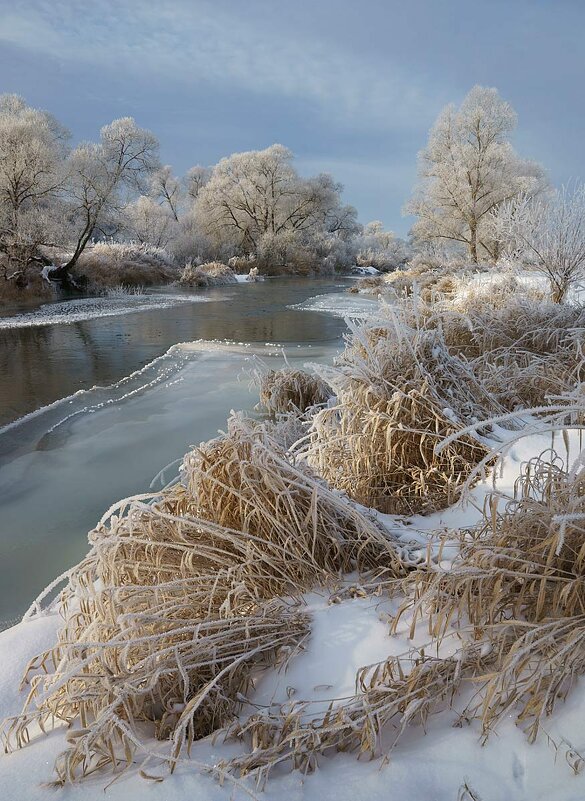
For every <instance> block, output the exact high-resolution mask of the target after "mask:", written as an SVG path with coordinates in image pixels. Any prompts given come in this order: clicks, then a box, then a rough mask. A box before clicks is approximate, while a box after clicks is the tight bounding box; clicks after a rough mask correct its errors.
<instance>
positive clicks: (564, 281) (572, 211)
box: [494, 184, 585, 303]
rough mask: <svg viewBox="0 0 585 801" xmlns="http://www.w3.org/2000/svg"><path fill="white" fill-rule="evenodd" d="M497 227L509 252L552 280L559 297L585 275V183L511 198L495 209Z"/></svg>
mask: <svg viewBox="0 0 585 801" xmlns="http://www.w3.org/2000/svg"><path fill="white" fill-rule="evenodd" d="M494 229H495V232H496V236H498V238H499V241H500V242H501V243H502V246H503V248H504V249H505V252H506V254H507V255H508V256H509V257H510V258H512V259H514V260H518V261H521V262H523V263H524V264H525V265H526V266H528V267H529V268H531V269H532V270H533V271H535V272H537V273H540V274H541V275H543V276H544V277H545V278H546V279H547V280H548V282H549V285H550V293H551V299H552V300H553V301H554V302H555V303H562V302H563V301H565V300H566V298H567V294H568V292H569V290H570V288H571V287H572V286H573V285H574V284H575V283H576V282H578V281H582V280H583V279H585V186H584V185H582V184H581V185H579V186H576V187H574V188H568V187H562V188H561V189H560V190H557V191H556V192H553V193H550V194H546V195H544V194H543V195H540V196H539V197H536V198H531V197H529V196H528V195H526V194H522V195H520V196H519V197H518V198H515V199H514V200H511V201H507V202H506V203H504V204H502V206H501V207H500V208H499V209H498V211H497V214H496V215H495V220H494Z"/></svg>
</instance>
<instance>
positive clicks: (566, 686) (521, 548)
mask: <svg viewBox="0 0 585 801" xmlns="http://www.w3.org/2000/svg"><path fill="white" fill-rule="evenodd" d="M502 504H503V508H500V506H502ZM409 583H410V584H411V585H412V590H413V594H412V600H411V601H409V602H407V603H406V604H405V606H404V609H408V610H409V612H410V613H412V614H413V620H414V621H416V620H417V619H419V620H423V619H424V621H425V625H427V626H428V629H429V632H430V634H431V635H432V637H433V639H434V641H436V642H440V641H441V639H442V638H443V637H445V636H448V635H449V632H450V631H451V629H452V626H453V623H454V621H459V622H458V624H457V625H458V627H459V630H460V636H462V637H463V638H466V639H467V640H468V641H470V642H476V643H477V642H480V643H483V644H484V650H485V651H486V653H489V654H491V657H492V664H491V665H490V669H489V672H483V673H482V672H481V671H479V672H478V671H474V672H473V673H472V674H471V675H472V676H473V678H474V681H476V682H478V683H479V684H480V686H481V691H480V693H479V696H476V697H475V698H474V701H473V702H472V703H471V705H470V708H469V709H468V710H467V711H466V713H465V714H466V715H467V716H469V717H473V716H478V717H479V718H480V719H481V722H482V726H483V731H484V735H486V736H487V735H488V734H489V732H490V731H492V730H493V729H494V727H495V726H496V725H497V723H498V721H500V720H501V719H502V718H503V717H504V716H506V715H509V714H511V713H514V714H515V715H516V721H517V723H518V724H519V725H520V726H521V727H522V728H523V729H525V730H526V732H527V734H528V736H529V739H530V740H531V741H533V740H534V739H535V738H536V736H537V734H538V731H539V728H540V727H541V724H542V720H543V718H544V717H546V716H548V715H550V714H551V713H552V711H553V709H554V708H555V706H556V705H557V703H558V702H559V701H560V700H563V699H564V698H565V697H566V695H567V693H568V692H569V690H570V688H571V687H572V685H573V684H574V682H575V680H576V678H577V676H579V675H581V674H582V673H583V672H584V671H585V469H583V467H580V468H579V469H578V470H577V471H575V472H567V471H566V470H564V469H563V467H562V465H561V464H560V463H559V460H558V459H557V458H556V457H555V455H554V454H551V453H548V454H543V455H542V456H540V457H538V458H535V459H533V460H531V461H530V462H529V463H528V464H527V465H526V466H525V468H524V470H523V471H522V474H521V476H520V478H519V479H518V481H517V483H516V488H515V494H514V497H513V498H511V499H507V500H506V499H504V498H502V497H500V496H499V495H497V494H493V495H492V496H491V498H490V500H489V503H488V505H487V507H486V515H485V521H484V523H483V524H482V525H480V526H479V527H477V528H476V529H475V530H473V531H471V532H465V533H464V534H461V535H460V551H459V554H458V556H457V557H456V559H455V561H454V563H453V564H452V565H451V566H450V567H449V568H448V569H446V570H445V569H440V568H438V567H436V566H433V568H432V569H430V570H428V569H427V570H418V571H416V572H415V573H413V574H412V577H411V579H410V580H409ZM398 619H399V618H397V620H398ZM413 625H414V624H413Z"/></svg>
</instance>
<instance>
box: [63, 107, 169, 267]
mask: <svg viewBox="0 0 585 801" xmlns="http://www.w3.org/2000/svg"><path fill="white" fill-rule="evenodd" d="M158 167H159V161H158V140H157V139H156V137H155V136H154V135H153V134H152V133H150V131H147V130H144V129H142V128H139V127H138V126H137V125H136V123H135V122H134V120H133V119H132V118H131V117H123V118H122V119H119V120H114V122H112V123H110V125H106V126H105V127H104V128H102V130H101V135H100V142H99V144H93V143H86V144H82V145H80V146H79V147H77V148H76V149H75V150H74V151H73V152H72V153H71V155H70V157H69V161H68V177H67V185H66V198H67V201H68V204H69V227H70V231H71V237H72V239H73V242H74V246H73V253H72V255H71V257H70V259H69V260H68V262H67V263H66V264H64V265H62V266H61V267H60V268H58V269H57V270H55V271H54V272H53V273H52V274H51V278H54V279H57V280H67V275H68V272H69V270H71V268H72V267H74V266H75V264H76V263H77V260H78V259H79V257H80V256H81V254H82V253H83V251H84V250H85V248H86V246H87V244H88V242H89V241H90V239H91V238H92V236H93V235H94V232H95V231H96V229H97V228H98V226H99V225H100V224H103V223H104V221H106V220H107V218H108V216H109V215H120V214H121V210H122V207H123V205H124V200H125V198H124V197H123V196H122V192H123V191H124V190H125V191H127V192H128V191H129V192H132V191H134V192H136V191H140V190H144V189H147V186H146V179H147V178H148V177H150V176H151V174H152V172H153V171H154V170H156V169H158Z"/></svg>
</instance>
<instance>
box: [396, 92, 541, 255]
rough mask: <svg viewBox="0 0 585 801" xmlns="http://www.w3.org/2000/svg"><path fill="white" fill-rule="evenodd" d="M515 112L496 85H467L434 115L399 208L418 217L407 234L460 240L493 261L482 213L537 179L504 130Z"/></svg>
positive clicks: (530, 190) (537, 184)
mask: <svg viewBox="0 0 585 801" xmlns="http://www.w3.org/2000/svg"><path fill="white" fill-rule="evenodd" d="M515 127H516V114H515V112H514V110H513V109H512V107H511V106H510V104H509V103H506V102H505V101H503V100H502V99H501V98H500V96H499V94H498V92H497V90H496V89H488V88H485V87H482V86H475V87H474V88H473V89H472V90H471V91H470V92H469V94H468V95H467V97H466V98H465V99H464V101H463V103H462V104H461V107H460V108H459V109H456V108H455V107H454V106H453V105H449V106H447V107H446V108H445V109H444V110H443V111H442V112H441V114H440V115H439V118H438V119H437V121H436V123H435V125H434V127H433V128H432V130H431V132H430V136H429V141H428V144H427V146H426V148H425V149H424V150H423V151H422V152H421V153H420V154H419V159H420V165H419V177H420V186H419V187H418V189H417V190H416V192H415V195H414V197H413V199H412V200H411V201H410V202H409V203H408V204H407V205H406V207H405V212H406V213H407V214H413V215H415V216H416V217H418V219H417V221H416V222H415V224H414V226H413V230H412V233H413V236H414V237H415V238H416V239H418V240H421V241H423V242H424V241H429V240H430V241H432V240H444V241H449V242H454V243H461V244H462V245H464V246H465V247H466V248H467V251H468V254H469V258H470V259H471V261H473V262H476V263H477V262H478V261H479V259H480V258H486V257H487V258H490V259H494V260H497V258H498V255H499V251H498V242H497V240H495V239H494V238H493V237H492V235H491V230H492V228H491V225H490V224H489V220H490V216H489V215H490V213H491V212H493V211H494V209H496V208H497V207H498V206H499V205H500V204H502V203H504V202H505V201H507V200H510V199H512V198H514V197H517V196H518V195H520V194H521V193H524V194H526V195H533V194H535V193H537V192H538V191H540V189H541V188H542V186H543V184H544V178H543V171H542V169H541V167H539V166H538V165H537V164H535V163H534V162H530V161H525V160H523V159H520V158H519V157H518V155H517V154H516V152H515V151H514V149H513V147H512V145H511V144H510V141H509V137H510V135H511V133H512V132H513V130H514V128H515Z"/></svg>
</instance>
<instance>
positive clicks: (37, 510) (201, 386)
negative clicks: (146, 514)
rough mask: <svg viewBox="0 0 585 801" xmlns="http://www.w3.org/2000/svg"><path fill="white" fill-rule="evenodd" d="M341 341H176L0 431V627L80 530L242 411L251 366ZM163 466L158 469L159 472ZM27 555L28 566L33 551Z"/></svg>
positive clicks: (62, 560) (326, 356) (53, 569)
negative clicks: (131, 368)
mask: <svg viewBox="0 0 585 801" xmlns="http://www.w3.org/2000/svg"><path fill="white" fill-rule="evenodd" d="M338 349H339V342H338V341H335V342H333V343H326V344H321V345H313V346H311V345H304V346H302V347H297V346H296V345H294V346H288V347H287V348H286V349H283V348H282V347H280V346H278V345H275V344H270V345H257V346H250V345H246V344H244V343H233V342H210V341H199V342H190V343H186V344H184V345H175V346H173V347H172V348H170V350H169V351H167V353H166V354H164V355H163V356H161V357H159V358H158V359H155V360H154V361H153V362H151V363H150V364H148V365H147V366H146V367H144V368H143V369H141V370H138V371H136V372H134V373H132V375H130V376H127V377H126V378H124V379H122V381H119V382H117V383H116V384H112V385H111V386H107V387H94V388H92V389H90V390H83V391H80V392H77V393H76V394H75V395H72V396H70V397H68V398H65V399H63V400H61V401H57V402H56V403H53V404H51V405H50V406H47V407H45V408H44V409H41V410H39V411H37V412H34V413H33V414H30V415H28V416H27V417H25V418H21V419H20V420H19V421H17V422H16V423H12V424H10V425H8V426H6V427H5V428H4V429H1V430H0V507H1V508H2V525H1V533H2V537H1V538H0V628H2V627H3V626H2V624H4V625H6V623H10V622H12V621H13V620H14V619H15V618H16V617H17V615H19V614H22V613H23V612H24V611H25V609H26V607H27V606H28V604H29V602H30V600H31V599H32V598H34V597H35V596H36V595H37V593H38V592H39V591H40V590H41V589H42V588H43V587H44V586H46V585H47V584H49V583H50V581H51V580H52V579H53V578H54V577H55V576H58V575H59V574H61V573H62V572H63V570H65V569H67V568H68V567H70V566H71V565H73V564H75V562H77V561H79V560H80V559H81V558H82V556H83V555H84V554H85V552H86V551H87V539H86V532H87V531H89V530H90V529H91V528H92V527H93V526H94V525H95V524H96V522H97V520H99V518H100V517H101V515H102V514H103V512H104V510H105V509H107V508H108V507H109V506H110V505H111V504H112V503H114V502H115V501H117V500H118V499H119V498H122V497H124V496H128V495H132V494H134V493H138V492H147V491H148V490H149V486H150V484H151V482H152V480H153V478H154V477H155V476H157V474H158V479H157V481H156V482H155V483H154V485H153V486H154V488H156V489H160V487H161V486H163V485H164V484H165V483H167V482H168V481H170V480H172V479H173V477H174V476H175V475H176V473H177V470H178V463H177V460H180V459H181V457H182V456H183V454H184V453H185V452H186V451H187V449H188V448H189V447H190V446H193V445H197V444H198V443H199V442H201V441H203V440H207V439H209V438H210V437H212V436H214V434H215V433H216V432H217V431H218V430H219V429H224V428H225V421H226V418H227V417H228V415H229V412H230V410H231V409H251V408H252V407H253V406H254V404H255V403H256V402H257V400H258V393H257V390H255V389H253V388H252V387H251V379H250V372H251V370H252V368H253V367H254V363H253V359H254V357H255V356H258V357H260V358H261V359H262V360H263V361H264V362H265V363H266V364H267V365H268V366H269V367H271V368H278V367H281V366H282V365H283V363H284V356H283V350H284V352H285V353H286V357H287V359H288V362H289V363H290V364H292V365H297V366H302V365H304V364H305V363H306V362H309V361H310V362H318V361H327V362H328V361H330V360H331V358H332V356H333V354H334V353H335V352H336V350H338ZM165 465H169V467H168V469H167V470H166V471H165V470H163V471H161V468H164V467H165ZM33 553H34V559H31V558H30V557H31V554H33Z"/></svg>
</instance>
